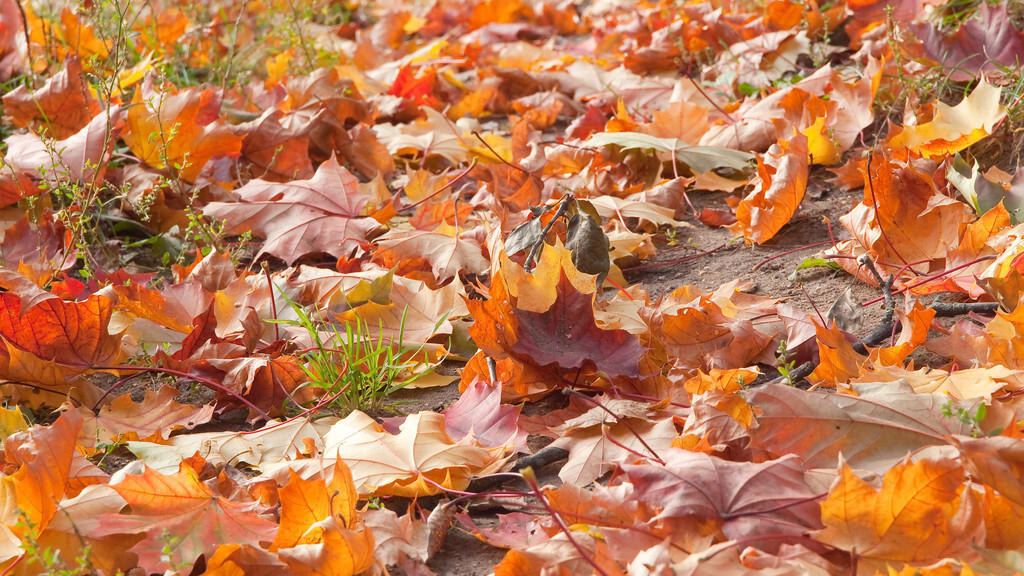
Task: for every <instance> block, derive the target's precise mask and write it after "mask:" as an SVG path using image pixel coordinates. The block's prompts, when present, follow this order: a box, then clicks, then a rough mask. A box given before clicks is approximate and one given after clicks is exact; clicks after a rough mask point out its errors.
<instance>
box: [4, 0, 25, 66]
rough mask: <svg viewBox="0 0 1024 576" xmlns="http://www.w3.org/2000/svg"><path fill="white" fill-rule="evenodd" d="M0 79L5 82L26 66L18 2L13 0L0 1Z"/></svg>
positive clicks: (22, 28)
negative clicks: (0, 22)
mask: <svg viewBox="0 0 1024 576" xmlns="http://www.w3.org/2000/svg"><path fill="white" fill-rule="evenodd" d="M0 21H3V22H4V24H3V25H2V26H0V80H2V81H4V82H6V81H7V80H9V79H10V78H11V77H12V76H14V75H15V74H17V73H19V72H24V71H25V70H26V69H27V68H28V59H27V58H26V57H25V56H26V54H25V52H26V48H27V47H26V46H24V45H23V44H22V42H21V38H23V37H24V33H25V32H24V30H25V29H24V27H23V26H22V20H21V10H20V4H18V3H17V2H16V1H15V0H6V1H4V2H0Z"/></svg>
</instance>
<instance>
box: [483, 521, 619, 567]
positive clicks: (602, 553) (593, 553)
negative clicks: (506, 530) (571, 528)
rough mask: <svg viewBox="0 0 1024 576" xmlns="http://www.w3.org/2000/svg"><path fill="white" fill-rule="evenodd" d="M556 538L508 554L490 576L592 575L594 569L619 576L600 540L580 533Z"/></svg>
mask: <svg viewBox="0 0 1024 576" xmlns="http://www.w3.org/2000/svg"><path fill="white" fill-rule="evenodd" d="M569 538H570V536H568V535H566V534H565V533H559V534H556V535H555V536H554V537H553V538H551V539H550V540H545V541H544V542H541V543H539V544H535V545H533V546H530V547H529V548H526V549H524V550H510V551H509V552H508V554H506V555H505V558H503V559H502V561H501V563H500V564H498V565H497V566H495V567H494V576H520V575H525V574H542V573H549V572H550V573H554V574H592V573H594V571H595V565H596V566H598V567H600V572H601V573H603V574H607V575H608V576H620V575H621V574H622V571H621V570H620V569H619V566H618V565H617V563H616V562H615V560H614V559H612V557H611V553H610V552H609V550H608V545H607V544H606V543H604V542H603V541H602V540H601V539H599V538H596V537H595V536H592V535H590V534H587V533H584V532H574V533H573V534H572V535H571V538H572V540H573V541H572V542H570V541H569Z"/></svg>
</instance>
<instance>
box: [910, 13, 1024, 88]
mask: <svg viewBox="0 0 1024 576" xmlns="http://www.w3.org/2000/svg"><path fill="white" fill-rule="evenodd" d="M907 31H908V32H910V34H911V35H912V36H911V37H909V38H905V39H904V40H903V42H901V44H902V45H903V46H904V47H905V48H906V49H907V51H908V52H910V54H911V55H912V56H914V57H915V59H917V60H921V61H924V62H927V63H928V65H932V63H938V64H939V65H940V66H943V67H945V68H946V69H948V70H949V72H948V73H949V78H950V79H951V80H953V81H955V82H964V81H969V80H974V79H975V78H976V77H978V76H979V74H978V73H979V72H997V73H998V71H999V70H1000V68H1001V67H1008V66H1014V65H1016V64H1017V63H1018V62H1020V61H1021V60H1024V39H1022V38H1021V36H1020V32H1019V31H1018V30H1017V29H1016V28H1015V27H1014V24H1013V22H1012V21H1011V18H1010V17H1009V14H1008V13H1007V6H1006V5H1005V4H999V5H988V4H985V5H979V6H978V9H977V11H975V12H974V14H972V16H971V17H970V18H969V19H967V20H966V21H961V22H960V25H959V26H958V27H957V28H956V30H955V31H953V32H952V33H951V34H948V33H944V32H943V31H942V30H940V28H939V27H938V26H936V25H934V24H932V23H930V22H927V21H920V20H916V21H908V22H907Z"/></svg>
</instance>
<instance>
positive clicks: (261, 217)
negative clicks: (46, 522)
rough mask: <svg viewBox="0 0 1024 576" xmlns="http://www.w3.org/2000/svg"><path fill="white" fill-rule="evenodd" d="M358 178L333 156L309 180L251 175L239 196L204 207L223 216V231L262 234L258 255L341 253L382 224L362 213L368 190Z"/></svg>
mask: <svg viewBox="0 0 1024 576" xmlns="http://www.w3.org/2000/svg"><path fill="white" fill-rule="evenodd" d="M357 183H358V181H357V180H356V177H355V176H353V175H352V173H351V172H349V171H348V170H346V169H345V168H343V167H342V166H341V165H339V164H338V161H337V160H335V159H334V158H333V157H332V158H330V159H329V160H327V161H326V162H324V163H323V164H321V165H320V166H319V167H318V168H317V170H316V173H315V174H314V175H313V177H312V178H311V179H309V180H293V181H291V182H288V183H277V182H268V181H266V180H259V179H256V180H251V181H249V182H248V183H247V184H246V185H245V186H242V187H241V188H239V189H238V190H236V191H235V192H234V195H235V197H237V198H238V201H237V202H210V203H209V204H207V205H206V206H205V207H204V208H203V213H204V214H206V215H207V216H209V217H211V218H217V219H223V220H225V221H226V222H227V226H226V228H225V229H224V232H225V233H227V234H242V233H243V232H247V231H251V232H253V233H255V234H256V235H258V236H262V237H264V238H266V243H265V244H264V245H263V247H262V248H261V249H260V251H259V253H258V254H257V255H256V258H257V259H258V258H259V257H260V255H263V254H271V255H273V256H277V257H278V258H281V259H282V260H285V261H286V262H288V263H292V262H295V261H296V260H298V259H299V258H301V257H303V256H306V255H309V254H317V253H327V254H331V255H332V256H337V257H341V256H345V255H347V254H349V253H350V252H351V251H352V249H353V248H355V247H356V246H358V245H359V244H360V243H362V242H365V241H366V240H367V239H368V237H369V235H370V234H372V233H373V232H374V231H376V230H377V229H378V228H379V227H380V224H379V223H377V221H376V220H373V219H371V218H363V217H361V212H362V209H363V206H364V205H366V202H367V201H368V200H369V196H367V195H365V194H362V193H361V192H359V191H358V189H357V188H356V184H357Z"/></svg>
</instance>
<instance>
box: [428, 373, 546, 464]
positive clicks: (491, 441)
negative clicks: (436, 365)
mask: <svg viewBox="0 0 1024 576" xmlns="http://www.w3.org/2000/svg"><path fill="white" fill-rule="evenodd" d="M501 397H502V390H501V385H500V384H496V383H487V382H483V381H479V380H478V381H475V382H473V383H472V384H470V385H469V387H467V388H466V389H465V390H463V391H462V395H461V396H459V399H458V400H456V401H455V402H454V403H453V404H452V405H451V406H449V407H448V408H445V409H444V410H442V411H441V414H444V416H445V420H444V423H445V429H446V430H447V431H448V434H449V435H450V436H451V437H452V439H453V440H455V441H456V442H459V443H471V444H478V445H480V446H485V447H488V448H498V447H501V448H505V449H512V450H516V451H518V452H528V451H529V450H528V449H527V447H526V432H525V431H524V430H521V429H520V428H519V426H518V419H519V411H520V409H519V408H517V407H513V406H508V405H503V404H502V403H501Z"/></svg>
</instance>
